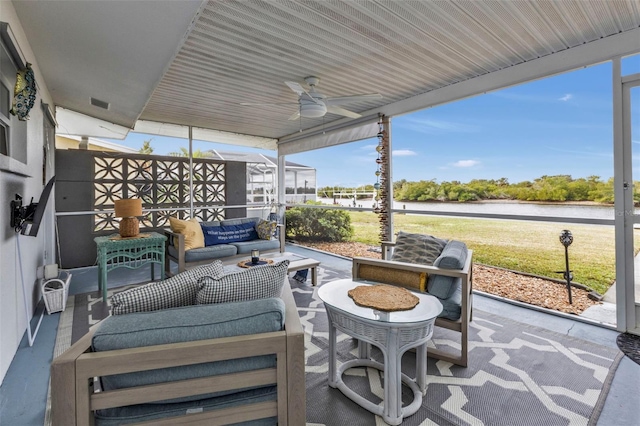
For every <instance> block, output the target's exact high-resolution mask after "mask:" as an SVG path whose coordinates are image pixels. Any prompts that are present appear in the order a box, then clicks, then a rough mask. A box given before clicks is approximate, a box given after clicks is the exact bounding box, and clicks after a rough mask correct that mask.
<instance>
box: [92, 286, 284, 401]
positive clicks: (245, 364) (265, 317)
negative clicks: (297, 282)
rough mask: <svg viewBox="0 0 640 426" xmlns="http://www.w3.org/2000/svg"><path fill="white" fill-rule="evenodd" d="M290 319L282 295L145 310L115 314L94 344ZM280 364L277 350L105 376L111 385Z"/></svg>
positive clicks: (137, 343)
mask: <svg viewBox="0 0 640 426" xmlns="http://www.w3.org/2000/svg"><path fill="white" fill-rule="evenodd" d="M284 319H285V308H284V302H283V301H282V300H281V299H279V298H270V299H259V300H252V301H245V302H237V303H222V304H215V305H194V306H186V307H182V308H174V309H166V310H163V311H154V312H139V313H134V314H129V315H118V316H112V317H108V318H107V319H105V320H104V321H102V322H101V323H100V325H99V327H98V329H97V330H96V332H95V334H94V336H93V339H92V344H91V345H92V348H93V350H94V351H96V352H100V351H109V350H116V349H127V348H136V347H142V346H153V345H162V344H167V343H178V342H189V341H196V340H205V339H215V338H220V337H231V336H241V335H248V334H257V333H268V332H273V331H280V330H282V328H283V327H284ZM247 355H250V354H247ZM275 365H276V360H275V356H271V355H269V356H257V357H249V358H241V359H233V360H228V361H218V362H210V363H204V364H195V365H189V366H183V367H172V368H163V369H157V370H149V371H141V372H135V373H127V374H117V375H112V376H105V377H102V378H101V380H102V385H103V387H104V389H105V390H112V389H122V388H127V387H131V386H141V385H149V384H154V383H163V382H168V381H175V380H185V379H190V378H196V377H206V376H215V375H219V374H228V373H233V372H238V371H248V370H256V369H261V368H273V367H275ZM233 392H236V391H228V392H226V391H225V392H217V393H215V394H208V395H195V396H192V397H186V398H179V399H174V400H172V401H173V402H178V401H193V400H198V399H204V398H209V397H212V396H220V395H224V394H228V393H233ZM165 402H166V401H165Z"/></svg>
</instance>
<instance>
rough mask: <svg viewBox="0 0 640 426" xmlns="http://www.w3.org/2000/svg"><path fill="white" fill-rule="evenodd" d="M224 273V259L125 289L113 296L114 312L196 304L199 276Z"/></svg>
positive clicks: (112, 308)
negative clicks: (161, 279) (164, 278)
mask: <svg viewBox="0 0 640 426" xmlns="http://www.w3.org/2000/svg"><path fill="white" fill-rule="evenodd" d="M222 273H223V267H222V262H220V261H219V260H217V261H215V262H212V263H210V264H208V265H202V266H198V267H196V268H193V269H190V270H188V271H184V272H182V273H180V274H177V275H175V276H173V277H171V278H168V279H166V280H163V281H156V282H152V283H149V284H145V285H142V286H139V287H135V288H132V289H129V290H125V291H121V292H120V293H116V294H114V295H113V297H111V313H112V315H122V314H130V313H133V312H147V311H156V310H160V309H169V308H177V307H180V306H189V305H193V304H195V301H196V295H197V293H198V290H199V285H198V280H199V279H200V278H201V277H203V276H205V275H208V276H211V275H222Z"/></svg>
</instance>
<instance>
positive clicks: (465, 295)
mask: <svg viewBox="0 0 640 426" xmlns="http://www.w3.org/2000/svg"><path fill="white" fill-rule="evenodd" d="M450 243H452V244H451V246H450V247H451V249H447V247H445V249H444V250H443V251H442V253H440V256H438V259H436V262H434V263H436V264H439V265H440V267H438V266H433V265H427V264H418V263H407V262H400V261H393V260H388V259H389V257H391V256H390V252H391V250H392V249H393V247H394V246H395V243H394V242H390V241H385V242H383V243H382V259H370V258H363V257H354V258H353V279H354V280H366V281H375V282H380V283H385V284H392V285H398V286H403V287H407V288H409V289H411V290H416V291H424V292H427V293H431V294H433V295H434V296H436V297H438V300H440V302H441V303H442V305H443V308H444V309H443V312H442V314H441V315H440V316H439V317H438V318H437V319H436V323H435V325H436V326H438V327H443V328H446V329H448V330H453V331H456V332H459V333H460V352H459V353H457V354H454V353H452V352H450V351H445V350H443V349H440V348H437V349H436V348H431V347H430V348H429V350H428V356H430V357H433V358H436V359H441V360H444V361H449V362H451V363H454V364H457V365H460V366H463V367H466V366H467V362H468V345H469V337H468V334H469V322H470V321H471V319H472V315H471V314H472V312H471V311H472V294H471V291H472V281H473V252H472V251H471V250H466V246H464V254H462V251H461V250H460V247H461V246H463V243H460V242H457V241H456V242H450ZM452 266H454V267H456V269H451V267H452ZM457 266H459V268H457ZM446 277H449V278H450V279H451V282H452V283H453V287H452V288H451V289H444V290H443V288H442V287H440V288H436V287H435V286H438V285H440V284H441V283H442V281H446V279H445V280H442V279H443V278H446ZM436 280H438V281H439V282H436ZM427 281H429V285H431V284H432V283H434V282H435V283H436V284H434V286H431V289H432V291H429V290H428V285H427Z"/></svg>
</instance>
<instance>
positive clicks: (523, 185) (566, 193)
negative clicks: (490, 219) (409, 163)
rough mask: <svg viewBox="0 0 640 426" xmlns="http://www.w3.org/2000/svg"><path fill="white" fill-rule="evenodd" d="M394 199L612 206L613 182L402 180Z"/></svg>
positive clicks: (568, 178) (559, 177) (638, 197)
mask: <svg viewBox="0 0 640 426" xmlns="http://www.w3.org/2000/svg"><path fill="white" fill-rule="evenodd" d="M635 186H637V185H635ZM394 198H395V199H396V200H398V201H480V200H520V201H594V202H597V203H609V204H612V203H613V199H614V198H613V178H611V179H608V180H606V181H604V180H602V179H600V177H599V176H589V177H587V178H578V179H573V178H572V177H571V176H570V175H555V176H547V175H545V176H542V177H540V178H537V179H535V180H533V181H523V182H519V183H514V184H512V183H509V181H508V180H507V179H506V178H501V179H497V180H495V179H473V180H472V181H470V182H468V183H461V182H458V181H452V182H440V183H438V182H436V181H435V180H427V181H425V180H422V181H419V182H408V181H406V180H405V179H402V180H399V181H397V182H394ZM634 201H635V202H636V203H637V202H639V201H640V193H639V192H638V191H637V190H635V188H634Z"/></svg>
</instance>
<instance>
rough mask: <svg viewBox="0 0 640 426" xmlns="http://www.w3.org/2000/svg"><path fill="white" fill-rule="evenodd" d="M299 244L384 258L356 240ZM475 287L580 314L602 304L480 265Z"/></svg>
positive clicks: (554, 285) (544, 282) (561, 287)
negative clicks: (570, 300) (571, 301)
mask: <svg viewBox="0 0 640 426" xmlns="http://www.w3.org/2000/svg"><path fill="white" fill-rule="evenodd" d="M298 244H300V245H303V246H307V247H311V248H315V249H317V250H322V251H327V252H329V253H335V254H339V255H341V256H345V257H370V258H374V259H380V257H381V255H380V252H379V248H376V247H372V246H368V245H366V244H362V243H356V242H341V243H317V242H298ZM376 250H377V251H376ZM473 288H474V289H476V290H480V291H483V292H485V293H490V294H494V295H496V296H501V297H504V298H507V299H511V300H517V301H519V302H524V303H529V304H531V305H537V306H541V307H544V308H547V309H553V310H556V311H560V312H565V313H568V314H576V315H578V314H580V313H582V312H583V311H584V310H585V309H587V308H588V307H590V306H593V305H597V304H598V303H599V302H596V301H594V300H591V299H589V298H588V297H587V295H588V294H589V292H588V291H587V290H583V289H580V288H575V287H572V289H571V295H572V299H573V304H571V305H570V304H569V297H568V294H567V287H566V285H565V284H562V283H558V282H555V281H551V280H545V279H543V278H538V277H531V276H527V275H521V274H518V273H516V272H512V271H507V270H504V269H500V268H492V267H490V266H485V265H478V264H474V266H473Z"/></svg>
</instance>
